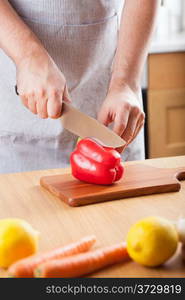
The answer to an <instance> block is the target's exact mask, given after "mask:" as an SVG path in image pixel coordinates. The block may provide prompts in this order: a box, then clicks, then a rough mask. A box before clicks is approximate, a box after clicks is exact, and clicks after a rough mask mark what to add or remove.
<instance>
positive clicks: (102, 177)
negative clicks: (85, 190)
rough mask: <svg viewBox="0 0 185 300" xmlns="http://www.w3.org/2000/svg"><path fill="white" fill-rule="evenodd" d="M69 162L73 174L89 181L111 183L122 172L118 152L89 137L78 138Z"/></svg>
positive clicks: (118, 177)
mask: <svg viewBox="0 0 185 300" xmlns="http://www.w3.org/2000/svg"><path fill="white" fill-rule="evenodd" d="M70 162H71V168H72V174H73V176H74V177H76V178H77V179H79V180H81V181H85V182H89V183H94V184H105V185H108V184H112V183H113V182H115V181H118V180H119V179H121V177H122V176H123V173H124V168H123V166H122V164H121V156H120V154H119V153H118V152H117V151H116V150H115V149H113V148H108V147H104V146H102V145H101V144H99V143H98V142H97V141H95V140H93V139H90V138H85V139H82V140H80V142H79V143H78V144H77V146H76V149H75V150H74V152H72V153H71V156H70Z"/></svg>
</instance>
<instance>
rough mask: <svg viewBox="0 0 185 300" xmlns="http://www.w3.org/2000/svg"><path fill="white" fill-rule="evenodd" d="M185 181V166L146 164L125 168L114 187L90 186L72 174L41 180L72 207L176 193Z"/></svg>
mask: <svg viewBox="0 0 185 300" xmlns="http://www.w3.org/2000/svg"><path fill="white" fill-rule="evenodd" d="M183 179H185V167H182V168H174V169H168V168H155V167H152V166H148V165H144V164H133V165H127V166H126V167H125V174H124V176H123V178H122V179H121V180H120V181H119V182H117V183H114V184H112V185H111V186H105V185H94V184H88V183H84V182H81V181H78V180H77V179H75V178H74V177H73V176H72V175H71V174H63V175H53V176H45V177H41V179H40V184H41V186H42V187H44V188H45V189H47V190H48V191H49V192H51V193H52V194H53V195H55V196H57V197H59V198H60V199H61V200H63V201H65V202H66V203H67V204H69V205H70V206H80V205H86V204H90V203H97V202H103V201H108V200H117V199H123V198H129V197H137V196H143V195H150V194H157V193H166V192H176V191H179V190H180V187H181V185H180V182H179V180H183Z"/></svg>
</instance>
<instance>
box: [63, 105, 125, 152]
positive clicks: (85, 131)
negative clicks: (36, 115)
mask: <svg viewBox="0 0 185 300" xmlns="http://www.w3.org/2000/svg"><path fill="white" fill-rule="evenodd" d="M60 119H61V123H62V125H63V127H64V128H66V129H67V130H69V131H70V132H72V133H73V134H75V135H77V136H79V137H81V138H86V137H91V138H95V139H97V140H99V141H100V142H101V144H103V145H104V146H107V147H113V148H119V147H122V146H124V145H125V144H126V142H125V141H124V140H123V139H122V138H121V137H120V136H118V135H117V134H116V133H115V132H113V131H112V130H111V129H109V128H108V127H106V126H104V125H103V124H101V123H99V122H98V121H97V120H95V119H94V118H92V117H90V116H88V115H86V114H84V113H83V112H81V111H79V110H78V109H76V108H75V107H74V106H72V105H71V104H69V103H66V102H63V104H62V116H61V118H60Z"/></svg>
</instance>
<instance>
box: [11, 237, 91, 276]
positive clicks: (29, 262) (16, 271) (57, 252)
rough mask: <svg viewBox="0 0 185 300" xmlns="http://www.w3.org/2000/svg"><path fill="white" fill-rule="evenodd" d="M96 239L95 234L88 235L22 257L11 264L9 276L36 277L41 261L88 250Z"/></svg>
mask: <svg viewBox="0 0 185 300" xmlns="http://www.w3.org/2000/svg"><path fill="white" fill-rule="evenodd" d="M95 241H96V238H95V236H94V235H92V236H87V237H84V238H82V239H80V240H79V241H77V242H75V243H71V244H68V245H65V246H63V247H60V248H56V249H53V250H50V251H48V252H45V253H39V254H35V255H32V256H29V257H26V258H24V259H21V260H19V261H17V262H15V263H14V264H12V265H11V266H10V268H9V270H8V274H9V277H19V278H21V277H22V278H30V277H34V274H33V271H34V269H35V268H36V267H37V266H38V265H40V264H41V263H44V262H46V261H49V260H51V259H60V258H62V257H65V256H70V255H73V254H77V253H81V252H85V251H88V250H89V249H90V248H91V247H92V245H93V244H94V243H95Z"/></svg>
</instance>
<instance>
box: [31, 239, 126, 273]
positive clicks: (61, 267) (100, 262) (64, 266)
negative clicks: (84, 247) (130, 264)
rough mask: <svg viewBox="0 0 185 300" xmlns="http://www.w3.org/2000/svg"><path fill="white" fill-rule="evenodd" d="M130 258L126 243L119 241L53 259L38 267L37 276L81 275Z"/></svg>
mask: <svg viewBox="0 0 185 300" xmlns="http://www.w3.org/2000/svg"><path fill="white" fill-rule="evenodd" d="M128 258H129V255H128V252H127V249H126V244H125V243H119V244H117V245H114V246H109V247H105V248H101V249H97V250H94V251H89V252H87V253H80V254H76V255H72V256H70V257H66V258H62V259H59V260H56V259H55V260H51V261H48V262H45V263H43V264H41V265H40V266H38V267H36V269H35V271H34V275H35V277H44V278H56V277H59V278H68V277H80V276H84V275H86V274H89V273H92V272H94V271H96V270H99V269H102V268H103V267H106V266H108V265H112V264H115V263H118V262H123V261H125V260H127V259H128Z"/></svg>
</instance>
